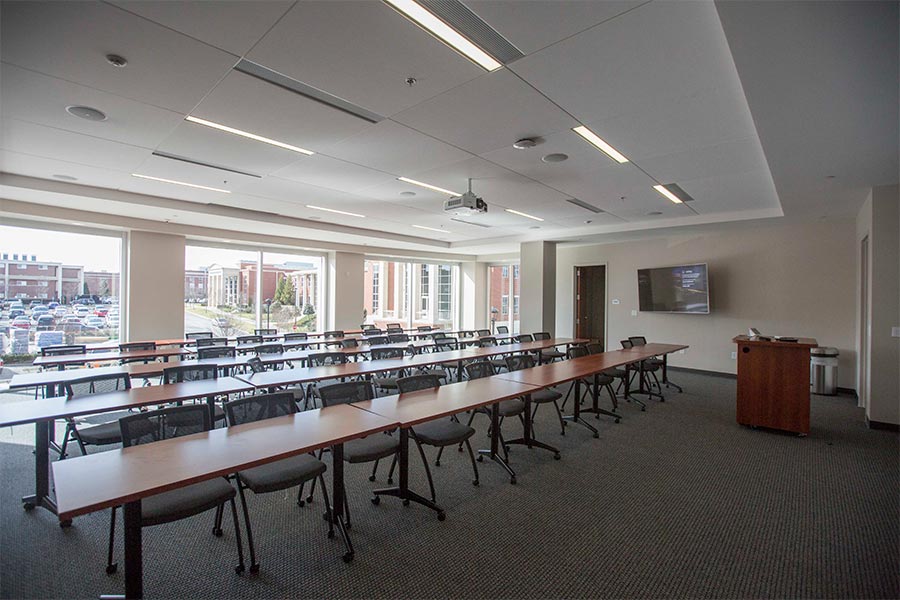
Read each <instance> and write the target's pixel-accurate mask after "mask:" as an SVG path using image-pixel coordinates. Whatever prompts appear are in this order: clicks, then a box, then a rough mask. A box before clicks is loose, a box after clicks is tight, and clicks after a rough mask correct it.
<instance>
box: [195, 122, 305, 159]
mask: <svg viewBox="0 0 900 600" xmlns="http://www.w3.org/2000/svg"><path fill="white" fill-rule="evenodd" d="M184 120H185V121H189V122H191V123H196V124H197V125H204V126H206V127H212V128H213V129H218V130H219V131H225V132H227V133H233V134H234V135H239V136H241V137H245V138H247V139H250V140H256V141H257V142H263V143H265V144H271V145H272V146H277V147H278V148H284V149H285V150H291V151H293V152H299V153H300V154H305V155H307V156H310V155H312V154H315V152H312V151H311V150H306V149H304V148H300V147H298V146H292V145H290V144H285V143H284V142H279V141H278V140H273V139H271V138H267V137H263V136H261V135H256V134H255V133H249V132H247V131H242V130H240V129H235V128H234V127H229V126H227V125H222V124H220V123H215V122H213V121H207V120H206V119H200V118H198V117H192V116H191V115H188V116H186V117H185V118H184Z"/></svg>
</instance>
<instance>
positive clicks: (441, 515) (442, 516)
mask: <svg viewBox="0 0 900 600" xmlns="http://www.w3.org/2000/svg"><path fill="white" fill-rule="evenodd" d="M446 519H447V515H446V513H444V511H441V512H439V513H438V521H445V520H446Z"/></svg>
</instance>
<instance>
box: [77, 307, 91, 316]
mask: <svg viewBox="0 0 900 600" xmlns="http://www.w3.org/2000/svg"><path fill="white" fill-rule="evenodd" d="M90 314H91V309H90V308H88V307H87V306H85V305H83V304H79V305H78V306H76V307H75V316H76V317H78V318H79V319H83V318H85V317H87V316H89V315H90Z"/></svg>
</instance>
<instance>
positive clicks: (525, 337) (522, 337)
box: [513, 333, 534, 344]
mask: <svg viewBox="0 0 900 600" xmlns="http://www.w3.org/2000/svg"><path fill="white" fill-rule="evenodd" d="M513 339H514V340H515V341H516V343H517V344H522V343H525V342H533V341H534V336H532V335H531V334H530V333H520V334H519V335H517V336H516V337H514V338H513Z"/></svg>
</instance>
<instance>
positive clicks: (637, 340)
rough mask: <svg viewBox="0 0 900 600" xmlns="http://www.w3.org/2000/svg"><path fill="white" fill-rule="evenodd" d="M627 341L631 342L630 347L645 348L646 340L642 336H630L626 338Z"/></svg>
mask: <svg viewBox="0 0 900 600" xmlns="http://www.w3.org/2000/svg"><path fill="white" fill-rule="evenodd" d="M628 341H629V342H631V345H632V346H646V345H647V338H645V337H644V336H642V335H630V336H628Z"/></svg>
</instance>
